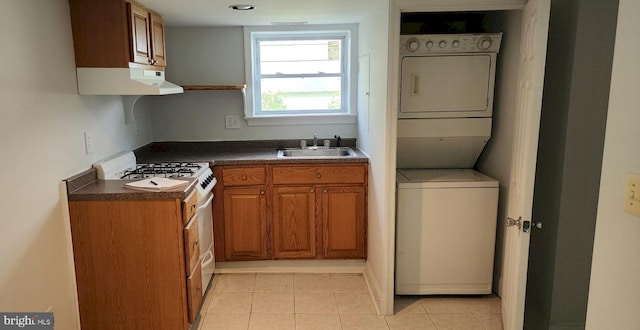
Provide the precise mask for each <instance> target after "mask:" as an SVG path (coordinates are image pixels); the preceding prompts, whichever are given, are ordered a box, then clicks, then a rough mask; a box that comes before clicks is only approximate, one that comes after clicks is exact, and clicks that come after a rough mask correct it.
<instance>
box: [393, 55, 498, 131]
mask: <svg viewBox="0 0 640 330" xmlns="http://www.w3.org/2000/svg"><path fill="white" fill-rule="evenodd" d="M495 58H496V57H495V54H493V53H479V54H441V55H429V56H405V57H403V58H402V63H401V66H402V67H401V74H402V77H401V86H400V89H401V91H400V112H399V114H398V117H399V118H465V117H491V115H492V108H493V86H494V75H495Z"/></svg>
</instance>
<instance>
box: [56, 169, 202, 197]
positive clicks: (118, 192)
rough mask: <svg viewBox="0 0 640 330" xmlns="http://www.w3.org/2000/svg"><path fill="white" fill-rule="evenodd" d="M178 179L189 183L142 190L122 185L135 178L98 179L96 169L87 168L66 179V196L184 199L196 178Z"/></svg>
mask: <svg viewBox="0 0 640 330" xmlns="http://www.w3.org/2000/svg"><path fill="white" fill-rule="evenodd" d="M180 180H185V181H189V184H188V185H186V186H181V187H178V188H174V189H168V190H164V191H158V192H151V191H142V190H135V189H130V188H125V187H124V184H125V183H127V182H131V181H136V180H98V179H97V175H96V171H95V170H94V169H89V170H87V171H85V172H82V173H80V174H78V175H76V176H74V177H71V178H69V179H67V180H66V181H67V197H68V199H69V200H70V201H92V200H93V201H95V200H104V201H113V200H152V199H153V200H159V199H185V198H187V196H189V194H190V193H191V192H192V191H193V190H194V189H195V186H196V185H195V183H196V180H195V179H192V178H183V179H180Z"/></svg>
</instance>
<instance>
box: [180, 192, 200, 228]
mask: <svg viewBox="0 0 640 330" xmlns="http://www.w3.org/2000/svg"><path fill="white" fill-rule="evenodd" d="M197 203H198V196H197V195H196V192H195V191H193V192H192V193H191V194H190V195H189V196H187V198H186V199H185V200H184V201H183V202H182V223H183V224H185V225H186V224H187V222H189V219H191V217H192V216H193V215H194V214H195V213H196V204H197Z"/></svg>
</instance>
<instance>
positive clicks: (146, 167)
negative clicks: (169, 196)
mask: <svg viewBox="0 0 640 330" xmlns="http://www.w3.org/2000/svg"><path fill="white" fill-rule="evenodd" d="M201 168H202V165H201V164H196V163H178V162H176V163H173V162H170V163H152V164H137V165H136V168H135V169H133V170H126V171H124V172H123V173H122V176H121V177H120V179H144V178H151V177H164V178H188V177H193V176H194V175H195V174H196V173H197V172H198V171H200V169H201Z"/></svg>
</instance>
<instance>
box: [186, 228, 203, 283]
mask: <svg viewBox="0 0 640 330" xmlns="http://www.w3.org/2000/svg"><path fill="white" fill-rule="evenodd" d="M199 239H200V234H199V232H198V218H197V217H194V218H193V219H192V220H191V221H190V222H189V224H188V225H187V226H186V227H185V228H184V250H185V258H186V262H185V266H186V267H187V269H186V272H187V275H191V273H192V270H193V269H194V268H195V267H196V265H197V264H199V260H200V242H199Z"/></svg>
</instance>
